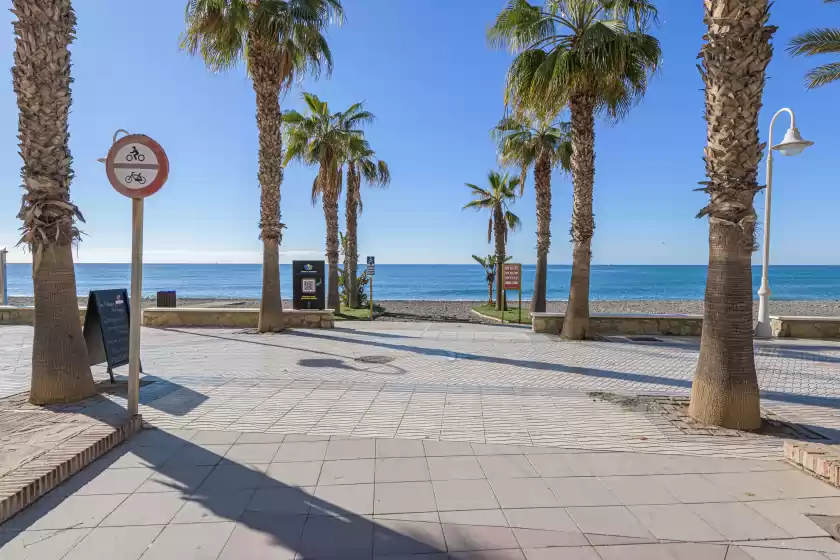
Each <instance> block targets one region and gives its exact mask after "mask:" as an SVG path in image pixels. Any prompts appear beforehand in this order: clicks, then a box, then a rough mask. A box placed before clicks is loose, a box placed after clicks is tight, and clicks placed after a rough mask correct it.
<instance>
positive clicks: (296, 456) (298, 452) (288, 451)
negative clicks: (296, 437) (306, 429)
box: [271, 438, 329, 463]
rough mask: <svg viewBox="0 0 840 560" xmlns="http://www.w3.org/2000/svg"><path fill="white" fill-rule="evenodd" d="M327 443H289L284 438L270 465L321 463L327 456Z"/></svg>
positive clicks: (287, 439)
mask: <svg viewBox="0 0 840 560" xmlns="http://www.w3.org/2000/svg"><path fill="white" fill-rule="evenodd" d="M327 445H329V442H327V441H308V442H307V441H303V442H297V441H292V442H290V441H289V438H286V439H285V440H284V441H283V443H281V444H280V449H279V450H278V451H277V454H276V455H275V456H274V458H273V459H272V461H271V462H272V463H284V462H292V461H323V460H324V457H325V456H326V454H327Z"/></svg>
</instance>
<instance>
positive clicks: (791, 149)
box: [755, 109, 814, 338]
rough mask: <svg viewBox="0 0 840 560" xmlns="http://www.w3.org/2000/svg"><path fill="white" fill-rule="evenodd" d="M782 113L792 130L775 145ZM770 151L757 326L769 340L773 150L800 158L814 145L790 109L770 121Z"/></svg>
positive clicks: (760, 336)
mask: <svg viewBox="0 0 840 560" xmlns="http://www.w3.org/2000/svg"><path fill="white" fill-rule="evenodd" d="M782 113H789V114H790V128H789V129H788V131H787V133H786V134H785V138H784V140H782V142H781V143H780V144H776V145H775V146H774V145H773V125H774V124H775V123H776V118H777V117H778V116H779V115H781V114H782ZM768 144H770V149H769V150H767V191H766V192H767V195H766V199H765V202H764V246H763V247H762V249H763V252H764V255H763V258H762V264H761V287H760V288H759V289H758V322H757V323H756V325H755V336H756V337H759V338H767V337H770V336H772V334H773V333H772V329H771V328H770V301H769V300H770V286H769V285H768V282H767V269H768V266H769V264H770V202H771V197H772V195H773V150H778V151H779V152H781V154H782V155H783V156H798V155H799V154H801V153H802V152H803V151H805V148H807V147H808V146H813V145H814V143H813V142H810V141H808V140H804V139H803V138H802V136H800V134H799V129H797V128H796V116H795V115H794V114H793V111H791V110H790V109H782V110H780V111H779V112H778V113H776V114H775V115H773V120H772V121H770V138H769V140H768Z"/></svg>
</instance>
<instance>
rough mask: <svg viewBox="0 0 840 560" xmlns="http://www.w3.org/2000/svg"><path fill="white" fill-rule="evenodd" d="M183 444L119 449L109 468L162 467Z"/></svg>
mask: <svg viewBox="0 0 840 560" xmlns="http://www.w3.org/2000/svg"><path fill="white" fill-rule="evenodd" d="M180 448H181V446H171V445H159V446H156V447H135V448H133V449H131V448H128V447H126V448H124V449H122V448H120V449H118V452H119V455H118V456H114V457H113V458H114V462H113V463H111V465H110V466H109V467H108V468H109V469H131V468H136V467H160V466H161V465H163V464H165V463H166V462H167V461H169V460H170V459H171V458H172V457H174V456H175V454H176V453H177V452H178V450H179V449H180Z"/></svg>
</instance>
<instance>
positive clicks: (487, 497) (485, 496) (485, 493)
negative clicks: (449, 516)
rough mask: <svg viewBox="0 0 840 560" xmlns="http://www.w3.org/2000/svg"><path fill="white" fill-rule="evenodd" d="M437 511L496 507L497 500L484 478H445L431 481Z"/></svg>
mask: <svg viewBox="0 0 840 560" xmlns="http://www.w3.org/2000/svg"><path fill="white" fill-rule="evenodd" d="M432 485H433V486H434V489H435V500H437V508H438V511H456V510H469V509H498V508H499V502H498V501H497V500H496V496H495V494H493V490H492V488H491V487H490V484H488V482H487V481H486V480H445V481H435V482H433V483H432Z"/></svg>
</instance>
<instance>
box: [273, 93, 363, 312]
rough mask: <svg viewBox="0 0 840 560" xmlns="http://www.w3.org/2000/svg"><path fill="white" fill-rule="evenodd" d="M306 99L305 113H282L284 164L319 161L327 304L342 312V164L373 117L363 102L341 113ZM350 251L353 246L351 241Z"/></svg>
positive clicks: (316, 187) (315, 189)
mask: <svg viewBox="0 0 840 560" xmlns="http://www.w3.org/2000/svg"><path fill="white" fill-rule="evenodd" d="M303 99H304V101H305V102H306V105H307V107H308V109H309V111H308V113H307V114H306V115H301V114H300V113H298V112H297V111H288V112H286V113H284V114H283V122H284V123H285V124H286V129H285V130H284V134H285V136H286V143H287V146H286V158H285V160H284V161H283V166H284V167H285V166H286V165H287V164H288V163H289V162H290V161H292V160H295V161H299V162H301V163H303V164H304V165H317V166H318V175H317V176H316V177H315V181H314V182H313V184H312V204H315V203H316V202H317V201H318V197H319V196H320V197H321V200H322V203H323V206H324V220H325V222H326V226H327V240H326V248H327V262H328V264H329V277H328V280H327V284H328V288H329V292H328V294H327V307H328V308H330V309H333V310H334V311H335V312H336V313H340V312H341V299H340V298H339V293H338V199H339V196H341V186H342V182H343V178H342V166H343V165H344V162H346V161H347V158H348V154H349V153H350V144H351V140H352V139H354V138H360V137H361V134H362V133H361V131H359V130H358V129H359V127H360V126H361V125H363V124H365V123H368V122H370V121H371V120H372V119H373V115H372V114H371V113H369V112H367V111H365V110H364V107H363V106H362V104H361V103H356V104H355V105H352V106H351V107H350V108H349V109H347V110H346V111H344V112H340V113H330V108H329V105H328V104H327V102H326V101H321V99H319V98H318V96H317V95H315V94H312V93H304V94H303ZM347 249H348V252H352V248H351V247H350V246H349V243H348V247H347Z"/></svg>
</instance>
